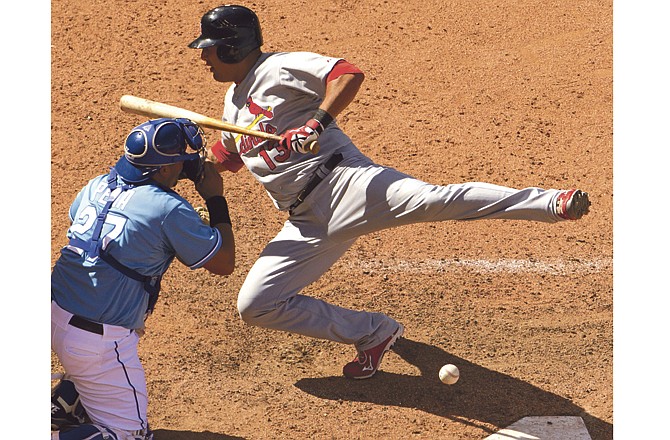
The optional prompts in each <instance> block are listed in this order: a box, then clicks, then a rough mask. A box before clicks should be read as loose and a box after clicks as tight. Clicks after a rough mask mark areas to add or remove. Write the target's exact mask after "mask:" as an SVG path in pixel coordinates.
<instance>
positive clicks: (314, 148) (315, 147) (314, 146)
mask: <svg viewBox="0 0 670 440" xmlns="http://www.w3.org/2000/svg"><path fill="white" fill-rule="evenodd" d="M320 148H321V146H320V145H319V142H318V141H312V142H310V143H309V144H307V151H309V152H310V153H312V154H317V153H318V152H319V149H320Z"/></svg>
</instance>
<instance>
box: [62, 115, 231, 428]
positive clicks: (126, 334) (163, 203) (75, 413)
mask: <svg viewBox="0 0 670 440" xmlns="http://www.w3.org/2000/svg"><path fill="white" fill-rule="evenodd" d="M204 142H205V139H204V135H203V133H202V130H200V128H199V127H198V126H197V125H196V124H194V123H193V122H191V121H190V120H188V119H168V118H163V119H156V120H151V121H148V122H145V123H143V124H141V125H139V126H137V127H135V128H134V129H133V130H132V131H131V132H130V134H129V135H128V137H127V138H126V140H125V152H124V154H123V155H122V156H121V158H120V159H119V160H118V162H117V163H116V165H115V166H113V167H111V170H110V172H109V173H108V174H105V175H101V176H98V177H95V178H94V179H92V180H90V181H89V182H88V184H87V185H86V186H85V187H84V188H83V189H82V190H81V191H80V192H79V193H78V194H77V196H76V198H75V200H74V202H73V203H72V205H71V206H70V210H69V217H70V220H71V225H70V227H69V229H68V232H67V236H68V239H69V243H68V244H67V245H66V246H65V247H64V248H63V249H62V250H61V255H60V257H59V258H58V260H57V261H56V264H55V265H54V268H53V270H52V274H51V348H52V349H53V351H54V352H55V353H56V355H57V356H58V359H59V361H60V363H61V364H62V366H63V368H64V369H65V380H62V381H61V382H60V383H59V384H58V385H57V386H56V387H55V388H54V390H52V397H51V414H52V439H61V440H74V439H91V440H93V439H95V440H102V439H116V440H130V439H134V440H140V439H141V440H149V439H152V438H153V435H152V433H151V430H150V429H149V424H148V422H147V387H146V379H145V376H144V369H143V367H142V365H141V363H140V359H139V357H138V352H137V346H138V341H139V338H140V336H141V335H142V333H143V330H144V322H145V320H146V318H147V317H148V316H149V314H150V313H151V312H152V310H153V308H154V305H155V304H156V301H157V299H158V295H159V290H160V282H161V277H162V276H163V274H164V273H165V272H166V271H167V269H168V267H169V266H170V264H171V263H172V261H173V260H174V258H175V257H176V258H177V259H178V260H179V261H181V262H182V263H183V264H185V265H186V266H188V267H189V268H190V269H197V268H200V267H204V268H205V269H207V270H208V271H209V272H211V273H214V274H217V275H229V274H230V273H232V271H233V269H234V266H235V242H234V237H233V232H232V228H231V222H230V215H229V213H228V206H227V202H226V199H225V197H224V196H223V181H222V179H221V175H220V174H219V173H218V172H217V171H216V169H215V168H214V165H213V164H211V163H209V162H208V163H205V162H204V158H205V143H204ZM188 147H190V148H191V149H192V150H194V152H188V151H187V149H188ZM180 178H189V179H191V180H193V181H194V182H195V187H196V189H197V191H198V193H199V194H200V196H201V197H202V198H203V199H204V200H205V202H206V204H207V208H208V211H209V218H210V222H209V225H207V224H205V223H204V222H203V221H202V220H201V217H200V216H199V214H198V213H197V212H196V211H195V210H194V209H193V207H192V206H191V205H190V204H189V203H188V202H187V201H186V200H185V199H184V198H183V197H181V196H180V195H179V194H177V193H176V192H175V191H174V190H173V189H172V188H173V187H174V186H175V185H176V184H177V181H178V179H180ZM59 428H60V430H59Z"/></svg>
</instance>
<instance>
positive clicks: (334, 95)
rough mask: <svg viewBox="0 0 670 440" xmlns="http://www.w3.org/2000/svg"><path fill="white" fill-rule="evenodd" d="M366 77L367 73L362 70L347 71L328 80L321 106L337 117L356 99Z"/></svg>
mask: <svg viewBox="0 0 670 440" xmlns="http://www.w3.org/2000/svg"><path fill="white" fill-rule="evenodd" d="M364 79H365V75H364V74H363V73H362V72H360V73H345V74H342V75H340V76H338V77H337V78H335V79H332V80H330V81H328V84H326V96H325V97H324V98H323V102H322V103H321V105H320V106H319V108H320V109H321V110H324V111H326V112H328V114H329V115H330V116H332V117H333V118H335V117H336V116H337V115H339V114H340V113H341V112H342V111H343V110H344V109H345V108H347V106H348V105H349V104H351V102H352V101H353V100H354V98H355V97H356V95H357V94H358V90H359V89H360V88H361V84H363V80H364Z"/></svg>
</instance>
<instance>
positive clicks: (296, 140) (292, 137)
mask: <svg viewBox="0 0 670 440" xmlns="http://www.w3.org/2000/svg"><path fill="white" fill-rule="evenodd" d="M323 129H324V126H323V125H321V123H320V122H319V121H317V120H316V119H310V120H309V121H307V123H306V124H305V125H303V126H302V127H298V128H292V129H290V130H286V131H285V132H284V133H283V134H282V135H281V138H282V139H281V141H279V145H281V146H282V147H284V148H290V149H291V150H293V151H295V152H298V153H303V154H304V153H308V152H309V150H308V149H307V146H308V145H309V144H311V143H312V142H313V141H315V140H316V138H317V137H318V136H319V135H320V134H321V133H323Z"/></svg>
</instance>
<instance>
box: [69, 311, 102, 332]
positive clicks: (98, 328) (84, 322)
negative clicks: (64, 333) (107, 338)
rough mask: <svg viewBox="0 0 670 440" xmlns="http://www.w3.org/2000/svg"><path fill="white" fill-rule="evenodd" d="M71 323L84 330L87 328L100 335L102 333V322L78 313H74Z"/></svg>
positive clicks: (88, 330)
mask: <svg viewBox="0 0 670 440" xmlns="http://www.w3.org/2000/svg"><path fill="white" fill-rule="evenodd" d="M69 324H70V325H71V326H72V327H77V328H80V329H82V330H86V331H87V332H91V333H95V334H98V335H102V334H103V331H102V328H103V327H102V324H99V323H97V322H93V321H89V320H88V319H86V318H82V317H81V316H77V315H72V318H70V322H69Z"/></svg>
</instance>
